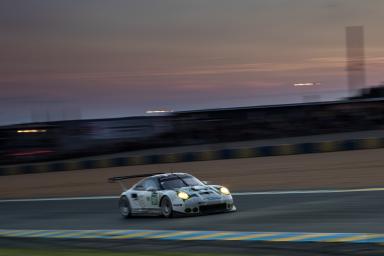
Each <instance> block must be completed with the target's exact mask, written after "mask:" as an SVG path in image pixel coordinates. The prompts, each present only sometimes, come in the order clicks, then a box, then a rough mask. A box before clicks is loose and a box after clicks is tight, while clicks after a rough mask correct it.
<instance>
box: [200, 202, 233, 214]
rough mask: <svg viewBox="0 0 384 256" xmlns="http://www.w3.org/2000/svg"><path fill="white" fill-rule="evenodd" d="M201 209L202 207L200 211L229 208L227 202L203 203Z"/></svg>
mask: <svg viewBox="0 0 384 256" xmlns="http://www.w3.org/2000/svg"><path fill="white" fill-rule="evenodd" d="M199 209H200V213H214V212H222V211H225V210H226V209H227V204H211V205H202V206H200V207H199Z"/></svg>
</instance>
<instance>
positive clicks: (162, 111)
mask: <svg viewBox="0 0 384 256" xmlns="http://www.w3.org/2000/svg"><path fill="white" fill-rule="evenodd" d="M171 112H173V110H165V109H158V110H147V111H145V113H146V114H163V113H171Z"/></svg>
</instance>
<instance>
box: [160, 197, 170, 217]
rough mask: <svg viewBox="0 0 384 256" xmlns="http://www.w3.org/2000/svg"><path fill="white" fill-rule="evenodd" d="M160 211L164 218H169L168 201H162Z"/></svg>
mask: <svg viewBox="0 0 384 256" xmlns="http://www.w3.org/2000/svg"><path fill="white" fill-rule="evenodd" d="M161 209H162V212H163V215H164V216H169V215H170V214H171V211H172V210H171V204H170V202H169V200H168V199H164V200H163V203H162V204H161Z"/></svg>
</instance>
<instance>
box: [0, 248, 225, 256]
mask: <svg viewBox="0 0 384 256" xmlns="http://www.w3.org/2000/svg"><path fill="white" fill-rule="evenodd" d="M177 255H183V256H218V255H223V254H201V253H185V252H179V253H177V252H172V253H169V252H111V251H105V250H82V249H78V250H73V249H26V248H22V249H19V248H0V256H177ZM226 255H228V254H226Z"/></svg>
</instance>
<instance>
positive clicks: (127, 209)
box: [119, 196, 131, 218]
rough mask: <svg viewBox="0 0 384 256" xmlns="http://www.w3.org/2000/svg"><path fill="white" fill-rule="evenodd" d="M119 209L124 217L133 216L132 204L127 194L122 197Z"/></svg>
mask: <svg viewBox="0 0 384 256" xmlns="http://www.w3.org/2000/svg"><path fill="white" fill-rule="evenodd" d="M119 210H120V214H121V216H123V217H124V218H129V217H130V216H131V206H130V204H129V200H128V198H127V197H126V196H122V197H120V199H119Z"/></svg>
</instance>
